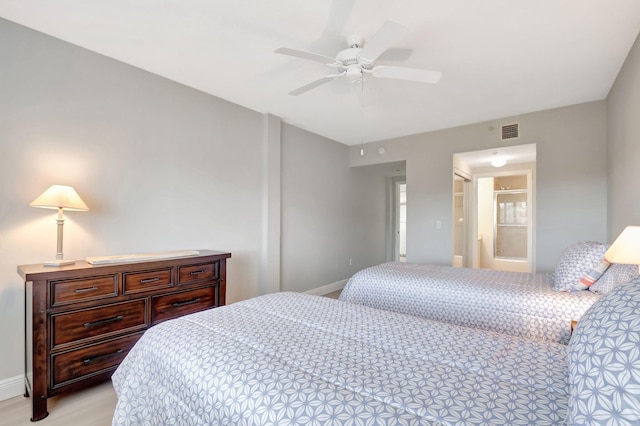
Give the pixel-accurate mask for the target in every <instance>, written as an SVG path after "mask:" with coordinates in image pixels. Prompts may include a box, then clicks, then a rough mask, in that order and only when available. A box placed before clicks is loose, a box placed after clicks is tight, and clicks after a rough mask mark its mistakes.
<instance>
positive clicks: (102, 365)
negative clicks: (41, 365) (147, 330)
mask: <svg viewBox="0 0 640 426" xmlns="http://www.w3.org/2000/svg"><path fill="white" fill-rule="evenodd" d="M140 336H142V333H136V334H133V335H129V336H125V337H121V338H119V339H114V340H110V341H108V342H104V343H99V344H97V345H91V346H86V347H84V348H81V349H77V350H74V351H69V352H64V353H60V354H57V355H53V356H52V357H51V368H52V375H51V379H52V381H53V383H52V387H53V388H56V387H59V386H63V385H65V384H67V383H70V382H72V381H77V380H81V379H85V378H87V377H90V376H93V375H96V374H100V373H103V372H105V371H108V370H115V369H116V367H117V366H118V364H120V363H121V362H122V360H123V359H124V357H125V356H127V354H128V353H129V351H130V350H131V348H132V347H133V345H135V343H136V342H137V341H138V339H139V338H140Z"/></svg>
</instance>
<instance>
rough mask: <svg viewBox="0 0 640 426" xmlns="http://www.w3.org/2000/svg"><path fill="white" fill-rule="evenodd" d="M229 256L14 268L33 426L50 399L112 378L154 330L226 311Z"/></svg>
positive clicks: (208, 252) (203, 252)
mask: <svg viewBox="0 0 640 426" xmlns="http://www.w3.org/2000/svg"><path fill="white" fill-rule="evenodd" d="M229 257H231V254H230V253H225V252H217V251H211V250H201V251H199V254H198V255H193V256H187V257H179V258H177V257H176V258H168V259H162V260H152V261H143V262H135V263H120V264H107V265H91V264H89V263H87V262H85V261H77V262H76V263H75V264H73V265H68V266H63V267H45V266H42V265H41V264H37V265H22V266H18V273H19V274H20V276H21V277H22V278H23V279H24V281H25V346H26V347H25V370H26V374H25V388H26V393H25V396H29V395H31V397H32V418H31V420H32V421H36V420H40V419H43V418H45V417H46V416H47V414H48V413H47V398H49V397H52V396H54V395H58V394H60V393H62V392H67V391H70V390H76V389H80V388H83V387H86V386H88V385H90V384H93V383H97V382H100V381H104V380H106V379H109V378H110V377H111V374H112V373H113V372H114V371H115V369H116V368H117V367H118V365H119V364H120V362H121V361H122V360H123V359H124V357H125V356H126V355H127V353H128V352H129V350H130V349H131V348H132V347H133V345H134V344H135V342H136V341H137V340H138V339H139V338H140V336H141V335H142V334H143V333H144V331H145V330H146V329H147V328H149V327H151V326H152V325H154V324H157V323H159V322H161V321H165V320H168V319H171V318H175V317H178V316H181V315H185V314H190V313H193V312H197V311H201V310H204V309H209V308H211V307H216V306H221V305H224V304H225V294H226V260H227V259H228V258H229Z"/></svg>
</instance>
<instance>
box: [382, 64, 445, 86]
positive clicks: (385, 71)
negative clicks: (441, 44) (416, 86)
mask: <svg viewBox="0 0 640 426" xmlns="http://www.w3.org/2000/svg"><path fill="white" fill-rule="evenodd" d="M371 73H372V74H373V76H374V77H383V78H396V79H399V80H410V81H417V82H420V83H437V82H438V81H440V78H441V77H442V73H441V72H440V71H431V70H423V69H419V68H406V67H393V66H386V65H379V66H377V67H373V69H372V70H371Z"/></svg>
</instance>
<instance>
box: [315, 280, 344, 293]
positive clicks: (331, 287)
mask: <svg viewBox="0 0 640 426" xmlns="http://www.w3.org/2000/svg"><path fill="white" fill-rule="evenodd" d="M347 281H349V280H348V279H346V280H342V281H338V282H335V283H331V284H327V285H323V286H322V287H318V288H314V289H313V290H309V291H305V293H307V294H315V295H316V296H324V295H325V294H329V293H333V292H334V291H339V290H342V289H343V288H344V286H345V285H346V284H347Z"/></svg>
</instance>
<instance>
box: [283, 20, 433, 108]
mask: <svg viewBox="0 0 640 426" xmlns="http://www.w3.org/2000/svg"><path fill="white" fill-rule="evenodd" d="M406 32H407V29H406V28H405V27H403V26H402V25H400V24H398V23H396V22H392V21H387V22H385V23H384V25H382V27H380V28H379V29H378V31H377V32H376V33H375V34H374V35H373V37H371V39H369V40H368V41H367V43H366V44H365V43H364V40H363V38H362V37H360V36H358V35H352V36H348V37H347V45H348V46H349V47H348V48H347V49H344V50H341V51H340V52H338V54H337V55H336V57H335V58H331V57H329V56H325V55H321V54H317V53H312V52H306V51H304V50H298V49H291V48H289V47H280V48H278V49H276V50H275V53H280V54H282V55H289V56H294V57H296V58H302V59H308V60H311V61H317V62H321V63H323V64H325V65H327V66H329V67H332V68H335V70H336V71H335V73H333V74H329V75H327V76H325V77H322V78H320V79H318V80H315V81H312V82H311V83H308V84H305V85H304V86H301V87H298V88H297V89H295V90H293V91H291V92H289V94H290V95H293V96H298V95H301V94H302V93H305V92H307V91H309V90H311V89H314V88H316V87H318V86H321V85H323V84H326V83H329V82H331V81H333V80H335V79H336V78H340V77H344V76H347V77H351V78H353V79H354V80H359V79H361V78H362V77H363V76H364V74H371V75H373V76H374V77H381V78H394V79H398V80H410V81H417V82H420V83H437V82H438V81H439V80H440V77H442V73H441V72H440V71H431V70H425V69H419V68H407V67H397V66H387V65H374V62H375V61H376V59H378V58H379V57H380V55H382V54H383V53H384V52H385V51H386V50H387V49H389V48H390V47H391V46H392V45H393V43H395V42H396V41H397V40H399V39H400V38H401V37H402V36H403V35H404V34H405V33H406Z"/></svg>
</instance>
